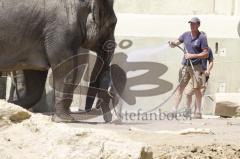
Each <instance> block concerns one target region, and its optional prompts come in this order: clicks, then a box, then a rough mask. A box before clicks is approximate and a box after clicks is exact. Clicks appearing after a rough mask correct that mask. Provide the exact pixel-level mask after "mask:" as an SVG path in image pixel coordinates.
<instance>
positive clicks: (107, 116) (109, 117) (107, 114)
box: [103, 111, 112, 123]
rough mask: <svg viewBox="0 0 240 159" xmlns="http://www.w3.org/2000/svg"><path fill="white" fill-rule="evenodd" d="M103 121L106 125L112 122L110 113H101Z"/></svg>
mask: <svg viewBox="0 0 240 159" xmlns="http://www.w3.org/2000/svg"><path fill="white" fill-rule="evenodd" d="M103 119H104V121H105V122H106V123H109V122H111V121H112V113H111V111H109V112H105V113H103Z"/></svg>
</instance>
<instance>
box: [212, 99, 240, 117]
mask: <svg viewBox="0 0 240 159" xmlns="http://www.w3.org/2000/svg"><path fill="white" fill-rule="evenodd" d="M238 107H239V104H237V103H233V102H229V101H222V102H217V103H216V107H215V115H217V116H222V117H233V116H235V115H236V113H237V109H238Z"/></svg>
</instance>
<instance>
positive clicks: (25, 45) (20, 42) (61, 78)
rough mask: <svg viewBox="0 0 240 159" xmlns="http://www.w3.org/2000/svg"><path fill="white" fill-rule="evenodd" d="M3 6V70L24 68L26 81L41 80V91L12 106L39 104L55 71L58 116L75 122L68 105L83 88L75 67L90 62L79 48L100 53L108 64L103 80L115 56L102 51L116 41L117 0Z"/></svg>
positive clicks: (22, 1)
mask: <svg viewBox="0 0 240 159" xmlns="http://www.w3.org/2000/svg"><path fill="white" fill-rule="evenodd" d="M1 5H2V6H1ZM0 7H1V10H0V21H1V23H0V71H3V72H5V71H13V70H24V77H25V79H26V80H29V82H27V83H31V82H32V83H33V82H36V81H37V82H38V88H40V89H33V88H29V90H26V92H28V94H27V95H25V96H24V97H23V98H22V99H21V100H16V101H12V102H13V103H15V104H18V105H21V106H23V107H25V108H29V107H30V106H32V105H33V104H34V103H36V102H37V101H38V100H39V98H40V97H41V95H42V91H43V89H44V85H45V81H46V77H47V72H48V70H49V69H50V68H51V69H52V75H53V76H52V77H53V87H54V89H55V118H59V119H61V120H66V121H72V120H74V118H73V117H72V116H71V115H70V111H69V107H70V104H71V102H72V97H73V91H74V89H75V87H76V85H77V84H78V81H77V77H78V76H79V74H78V71H77V69H76V68H77V67H79V64H83V63H85V60H86V59H85V58H84V56H82V54H81V55H79V54H78V50H79V49H80V48H86V49H89V50H92V51H94V52H96V53H97V57H98V59H101V61H102V62H103V65H102V67H101V69H100V70H99V72H98V75H97V76H96V80H98V76H99V75H101V73H102V70H104V68H107V67H108V66H109V64H110V61H111V57H112V55H113V52H114V49H104V47H103V46H105V45H106V42H109V41H110V42H112V41H114V29H115V25H116V22H117V19H116V16H115V13H114V10H113V0H65V1H62V0H47V1H46V0H11V1H9V0H1V3H0ZM55 118H54V119H55Z"/></svg>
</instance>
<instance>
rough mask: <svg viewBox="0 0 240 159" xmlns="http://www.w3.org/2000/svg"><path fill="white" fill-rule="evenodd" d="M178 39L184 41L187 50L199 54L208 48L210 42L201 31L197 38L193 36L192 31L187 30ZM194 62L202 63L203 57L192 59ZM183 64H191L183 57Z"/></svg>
mask: <svg viewBox="0 0 240 159" xmlns="http://www.w3.org/2000/svg"><path fill="white" fill-rule="evenodd" d="M178 40H179V41H180V42H182V43H184V48H185V50H186V52H188V53H192V54H199V53H201V52H203V49H206V48H208V42H207V38H206V36H205V35H204V34H203V33H201V32H199V34H198V36H197V37H196V38H193V37H192V35H191V32H190V31H189V32H185V33H183V34H182V35H181V36H180V37H179V38H178ZM191 61H192V64H193V65H196V64H201V59H191ZM182 64H183V65H190V64H188V62H187V60H186V59H185V58H184V57H183V61H182Z"/></svg>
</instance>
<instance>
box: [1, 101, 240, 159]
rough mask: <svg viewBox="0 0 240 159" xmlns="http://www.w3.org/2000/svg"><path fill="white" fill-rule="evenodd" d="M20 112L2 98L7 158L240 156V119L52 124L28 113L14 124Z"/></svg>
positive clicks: (3, 146)
mask: <svg viewBox="0 0 240 159" xmlns="http://www.w3.org/2000/svg"><path fill="white" fill-rule="evenodd" d="M22 111H23V109H21V108H20V107H17V106H15V105H12V104H8V103H6V102H4V101H0V143H1V144H0V156H1V158H3V159H19V158H24V159H28V158H29V159H30V158H31V159H35V158H36V159H45V158H50V159H55V158H56V159H61V158H62V159H65V158H68V159H79V158H102V159H105V158H114V159H115V158H116V159H118V158H142V159H143V158H145V159H148V158H159V159H164V158H165V159H178V158H179V159H180V158H219V159H220V158H221V159H223V158H229V159H235V158H236V159H237V158H240V135H239V134H240V118H231V119H222V118H213V117H204V119H201V120H196V119H195V120H190V119H188V120H179V121H176V120H173V121H168V120H158V121H126V120H125V121H123V123H121V124H116V123H109V124H104V123H103V122H102V121H88V122H80V123H53V122H51V117H49V116H44V115H41V114H32V113H30V112H27V113H28V114H30V115H31V116H30V117H29V119H26V120H23V121H22V122H19V123H14V122H13V121H14V118H12V117H11V116H12V115H13V114H16V113H17V112H22ZM26 118H28V116H26ZM10 119H11V120H12V121H11V120H10ZM16 121H19V119H18V120H16ZM149 146H151V148H148V147H149ZM143 147H145V148H146V149H147V150H148V151H149V153H143V151H142V149H143ZM141 151H142V153H141ZM152 154H153V156H151V155H152Z"/></svg>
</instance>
